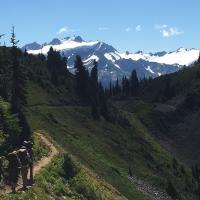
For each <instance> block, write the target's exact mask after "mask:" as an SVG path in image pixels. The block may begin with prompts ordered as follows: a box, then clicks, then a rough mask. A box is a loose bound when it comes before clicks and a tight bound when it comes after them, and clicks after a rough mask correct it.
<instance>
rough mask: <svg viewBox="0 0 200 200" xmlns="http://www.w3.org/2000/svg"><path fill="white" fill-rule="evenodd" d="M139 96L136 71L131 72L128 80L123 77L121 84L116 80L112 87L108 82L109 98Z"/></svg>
mask: <svg viewBox="0 0 200 200" xmlns="http://www.w3.org/2000/svg"><path fill="white" fill-rule="evenodd" d="M138 94H139V80H138V77H137V73H136V70H133V71H132V73H131V76H130V78H129V79H128V78H127V77H126V76H124V77H123V78H122V80H121V84H120V83H119V80H118V79H117V81H116V83H115V85H114V86H112V83H111V82H110V88H109V96H111V97H120V96H121V97H125V98H127V97H136V96H138Z"/></svg>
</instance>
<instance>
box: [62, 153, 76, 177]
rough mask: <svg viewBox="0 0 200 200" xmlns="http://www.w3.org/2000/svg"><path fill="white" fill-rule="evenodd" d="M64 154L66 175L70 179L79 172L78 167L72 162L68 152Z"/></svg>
mask: <svg viewBox="0 0 200 200" xmlns="http://www.w3.org/2000/svg"><path fill="white" fill-rule="evenodd" d="M63 156H64V163H63V169H64V176H65V178H66V179H70V178H72V177H74V176H75V175H76V174H77V173H78V169H77V167H76V166H75V164H74V163H73V162H72V159H71V158H70V157H69V156H68V155H67V154H64V155H63Z"/></svg>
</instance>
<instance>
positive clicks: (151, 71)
mask: <svg viewBox="0 0 200 200" xmlns="http://www.w3.org/2000/svg"><path fill="white" fill-rule="evenodd" d="M145 69H146V70H147V71H149V72H150V73H152V74H155V72H154V71H153V70H152V69H151V67H150V66H148V67H146V68H145Z"/></svg>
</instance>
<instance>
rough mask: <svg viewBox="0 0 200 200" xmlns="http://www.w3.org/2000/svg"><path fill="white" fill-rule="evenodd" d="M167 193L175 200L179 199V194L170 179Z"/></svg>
mask: <svg viewBox="0 0 200 200" xmlns="http://www.w3.org/2000/svg"><path fill="white" fill-rule="evenodd" d="M166 192H167V193H168V194H169V195H170V196H171V197H172V198H174V199H178V198H179V194H178V192H177V190H176V188H175V187H174V185H173V183H172V181H171V180H170V179H169V180H168V183H167V189H166Z"/></svg>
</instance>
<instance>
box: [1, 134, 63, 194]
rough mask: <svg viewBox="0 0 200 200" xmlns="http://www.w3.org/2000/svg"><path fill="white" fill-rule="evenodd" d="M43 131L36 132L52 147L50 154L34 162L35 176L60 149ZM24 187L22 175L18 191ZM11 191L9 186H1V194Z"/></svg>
mask: <svg viewBox="0 0 200 200" xmlns="http://www.w3.org/2000/svg"><path fill="white" fill-rule="evenodd" d="M42 132H43V131H37V132H36V133H35V134H36V135H38V136H39V137H40V138H41V140H42V141H43V142H44V144H45V145H47V146H48V147H49V149H50V151H49V154H48V155H47V156H45V157H42V158H41V159H40V160H39V161H37V162H36V163H34V168H33V169H34V171H33V175H34V177H35V175H36V174H37V173H38V172H39V171H40V170H41V169H42V168H43V167H45V166H47V165H48V164H49V163H50V162H51V160H52V159H53V157H54V156H56V155H57V154H58V153H59V151H58V149H57V148H56V147H55V146H54V144H53V143H52V142H51V141H50V140H49V139H47V138H46V137H45V136H44V135H43V134H42ZM21 188H22V180H21V177H20V179H19V181H18V183H17V188H16V191H20V189H21ZM9 193H11V189H10V187H9V186H5V188H2V189H1V188H0V196H2V195H5V194H9Z"/></svg>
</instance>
